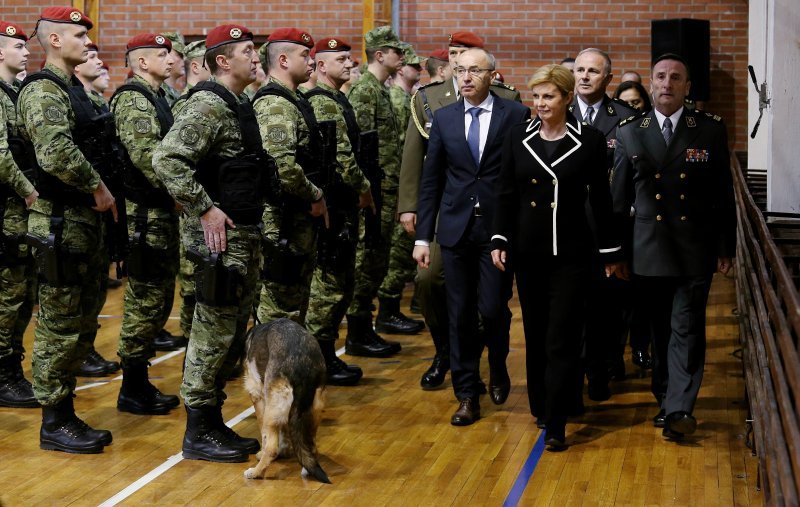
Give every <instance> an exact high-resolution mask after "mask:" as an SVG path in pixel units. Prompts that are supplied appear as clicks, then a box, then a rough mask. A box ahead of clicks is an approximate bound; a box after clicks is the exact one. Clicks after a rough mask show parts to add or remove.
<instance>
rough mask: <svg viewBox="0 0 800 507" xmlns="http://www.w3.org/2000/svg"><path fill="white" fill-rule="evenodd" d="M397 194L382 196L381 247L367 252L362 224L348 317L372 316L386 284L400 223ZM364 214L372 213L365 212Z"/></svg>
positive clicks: (361, 224)
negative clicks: (394, 237)
mask: <svg viewBox="0 0 800 507" xmlns="http://www.w3.org/2000/svg"><path fill="white" fill-rule="evenodd" d="M396 212H397V191H396V190H395V191H394V192H389V193H387V192H386V191H384V193H383V203H382V206H381V239H382V241H380V244H379V245H378V246H377V247H374V248H367V247H366V245H365V242H364V218H363V215H362V217H361V219H360V222H361V223H360V224H359V241H358V249H357V251H356V281H355V289H354V291H353V302H352V303H351V304H350V308H349V309H348V310H347V314H348V315H357V316H360V317H366V316H368V315H370V316H371V315H372V309H371V305H372V300H373V299H375V296H376V295H377V294H378V288H379V287H380V286H381V283H383V279H384V277H385V276H386V272H387V270H388V268H389V252H390V250H391V246H392V244H391V238H392V234H393V231H394V227H395V225H397V221H396V220H395V214H396ZM364 213H370V211H369V210H366V211H365V212H364Z"/></svg>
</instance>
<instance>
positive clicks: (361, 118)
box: [356, 109, 372, 129]
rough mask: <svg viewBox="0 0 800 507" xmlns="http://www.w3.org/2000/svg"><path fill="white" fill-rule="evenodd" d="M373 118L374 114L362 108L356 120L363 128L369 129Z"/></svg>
mask: <svg viewBox="0 0 800 507" xmlns="http://www.w3.org/2000/svg"><path fill="white" fill-rule="evenodd" d="M371 119H372V115H371V114H370V113H369V111H367V110H366V109H362V110H361V111H359V112H358V116H357V117H356V120H358V126H359V127H361V128H362V129H368V128H369V127H370V120H371Z"/></svg>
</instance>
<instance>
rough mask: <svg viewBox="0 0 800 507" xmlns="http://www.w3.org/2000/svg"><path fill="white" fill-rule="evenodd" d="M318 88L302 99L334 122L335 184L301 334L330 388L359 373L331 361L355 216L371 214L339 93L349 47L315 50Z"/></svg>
mask: <svg viewBox="0 0 800 507" xmlns="http://www.w3.org/2000/svg"><path fill="white" fill-rule="evenodd" d="M314 50H315V58H316V60H317V61H316V64H317V74H318V79H317V87H316V88H314V89H312V90H310V91H309V92H308V94H307V96H308V97H309V101H310V102H311V105H312V106H313V107H314V114H315V116H316V117H317V120H319V121H327V120H333V121H335V122H336V161H337V172H338V178H337V182H336V183H335V184H334V185H332V186H331V187H332V188H331V191H330V193H329V196H328V201H327V204H328V214H329V217H330V228H329V229H328V230H325V231H322V233H321V234H322V237H321V238H320V248H319V259H318V260H319V262H318V265H317V267H316V268H315V269H314V276H313V278H312V281H311V294H312V298H311V301H310V303H309V308H308V314H307V315H306V328H307V329H308V331H309V332H310V333H311V334H313V335H314V336H315V337H316V338H317V340H319V344H320V347H321V349H322V355H323V356H324V357H325V364H326V366H327V369H328V381H327V383H328V384H330V385H354V384H356V383H357V382H358V381H359V379H360V378H361V376H362V374H363V372H362V371H361V369H360V368H358V367H357V366H355V365H347V364H346V363H345V362H344V361H342V360H341V359H339V358H338V357H336V351H335V349H336V346H335V344H336V340H337V339H338V338H339V324H340V323H341V322H342V319H343V318H344V316H345V313H346V312H347V307H348V306H349V305H350V303H351V302H352V300H353V288H354V283H355V252H356V246H357V244H358V216H359V213H358V210H359V209H366V210H367V211H366V212H367V213H370V212H371V213H375V204H374V202H373V200H372V192H371V190H370V183H369V180H368V179H367V178H366V177H365V176H364V173H363V172H362V171H361V169H360V168H359V166H358V163H357V159H356V149H357V146H358V141H359V139H358V135H359V129H358V123H357V121H356V116H355V113H354V112H353V107H352V106H351V105H350V103H349V102H348V101H347V97H345V95H344V94H343V93H342V92H341V91H340V89H341V87H342V85H343V84H344V83H346V82H347V81H348V80H349V79H350V69H351V68H352V67H353V60H352V59H351V55H350V45H349V44H348V43H347V42H345V41H343V40H342V39H337V38H325V39H322V40H319V41H317V43H316V44H315V46H314Z"/></svg>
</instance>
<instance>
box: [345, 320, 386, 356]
mask: <svg viewBox="0 0 800 507" xmlns="http://www.w3.org/2000/svg"><path fill="white" fill-rule="evenodd" d="M373 335H375V336H377V334H375V331H374V330H373V329H372V319H371V317H368V318H365V317H360V316H357V315H348V316H347V339H346V340H345V351H346V352H347V354H348V355H351V356H364V357H389V356H391V355H393V354H394V353H395V352H394V351H393V349H392V347H391V346H390V345H389V344H388V343H383V344H381V343H379V342H377V341H375V339H374V337H373Z"/></svg>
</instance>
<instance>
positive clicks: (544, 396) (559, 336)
mask: <svg viewBox="0 0 800 507" xmlns="http://www.w3.org/2000/svg"><path fill="white" fill-rule="evenodd" d="M514 270H515V273H516V277H517V292H518V293H519V301H520V306H521V307H522V322H523V327H524V329H525V360H526V368H527V377H528V401H529V403H530V408H531V414H533V415H534V416H536V417H539V418H544V419H545V420H546V421H547V429H548V432H555V433H558V432H559V431H560V432H562V433H563V431H564V426H565V425H566V422H567V415H569V413H570V411H571V410H572V408H573V407H574V404H575V400H576V398H577V399H579V398H580V397H581V394H582V382H581V380H582V378H583V370H582V365H581V357H580V356H581V348H582V337H583V327H584V323H585V316H586V304H587V299H588V294H589V292H588V289H589V286H590V284H591V279H590V277H591V274H590V264H589V259H588V258H586V259H580V258H578V259H564V258H560V257H552V256H551V257H545V258H536V259H525V260H524V261H523V260H522V259H519V258H518V259H517V262H516V264H515V268H514ZM562 436H563V435H562Z"/></svg>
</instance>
